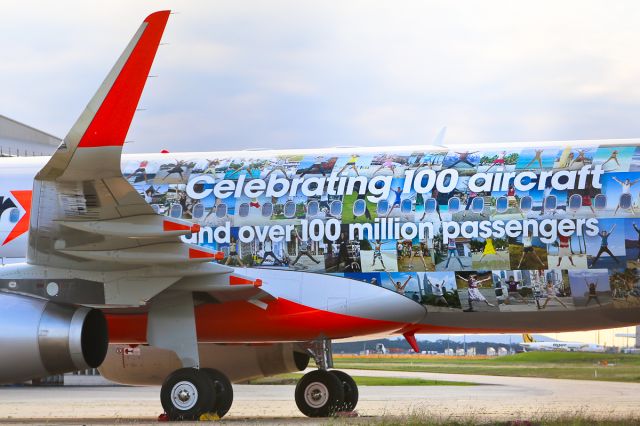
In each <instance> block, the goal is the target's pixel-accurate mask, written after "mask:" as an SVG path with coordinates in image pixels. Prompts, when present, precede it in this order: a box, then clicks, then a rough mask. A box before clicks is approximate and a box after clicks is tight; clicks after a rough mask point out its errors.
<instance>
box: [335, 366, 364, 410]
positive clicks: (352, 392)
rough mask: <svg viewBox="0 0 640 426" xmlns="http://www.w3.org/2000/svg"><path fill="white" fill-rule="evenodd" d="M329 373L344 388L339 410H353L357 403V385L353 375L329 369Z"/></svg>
mask: <svg viewBox="0 0 640 426" xmlns="http://www.w3.org/2000/svg"><path fill="white" fill-rule="evenodd" d="M329 373H331V374H333V375H334V376H336V377H337V378H338V380H340V383H342V389H343V390H344V402H343V404H342V407H340V411H353V410H355V408H356V405H358V396H359V394H358V385H357V384H356V381H355V380H353V377H351V376H350V375H348V374H347V373H345V372H344V371H339V370H331V371H329Z"/></svg>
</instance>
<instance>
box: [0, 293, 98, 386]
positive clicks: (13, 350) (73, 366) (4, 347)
mask: <svg viewBox="0 0 640 426" xmlns="http://www.w3.org/2000/svg"><path fill="white" fill-rule="evenodd" d="M107 347H108V333H107V321H106V320H105V318H104V315H103V314H102V312H100V311H99V310H97V309H91V308H87V307H78V306H70V305H62V304H58V303H55V302H51V301H48V300H45V299H38V298H35V297H29V296H22V295H17V294H11V293H0V383H15V382H20V381H24V380H28V379H32V378H36V377H44V376H50V375H54V374H62V373H68V372H71V371H76V370H84V369H86V368H95V367H97V366H99V365H100V364H101V363H102V361H103V360H104V358H105V355H106V353H107Z"/></svg>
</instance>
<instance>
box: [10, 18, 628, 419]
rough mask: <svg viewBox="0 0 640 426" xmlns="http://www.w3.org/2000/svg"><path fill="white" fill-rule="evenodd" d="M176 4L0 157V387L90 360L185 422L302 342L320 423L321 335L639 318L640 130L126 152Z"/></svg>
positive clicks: (347, 395) (350, 384) (347, 384)
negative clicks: (44, 137)
mask: <svg viewBox="0 0 640 426" xmlns="http://www.w3.org/2000/svg"><path fill="white" fill-rule="evenodd" d="M169 15H170V12H169V11H160V12H156V13H153V14H151V15H149V16H148V17H147V18H146V19H145V20H144V22H143V23H142V25H141V26H140V28H139V29H138V30H137V32H136V33H135V35H134V36H133V38H132V40H131V41H130V43H129V44H128V45H127V47H126V48H125V50H124V52H123V53H122V55H121V56H120V58H119V59H118V60H117V62H116V64H115V65H114V67H113V68H112V69H111V71H110V72H109V74H108V75H107V77H106V79H105V80H104V82H103V83H102V85H101V86H100V87H99V88H98V90H97V92H96V94H95V95H94V96H93V98H91V100H90V101H89V104H88V105H87V107H86V108H85V110H84V111H83V112H82V113H81V115H80V117H79V118H78V120H77V121H76V122H75V124H74V125H73V126H72V128H71V130H70V131H69V133H68V134H67V136H66V137H65V138H64V140H63V141H62V143H61V144H60V146H59V147H58V149H57V150H56V152H55V153H54V154H53V155H52V156H51V157H20V158H16V157H7V158H0V164H1V167H0V170H2V174H3V176H4V178H3V179H2V180H1V181H0V196H1V197H2V202H1V203H0V205H1V206H2V212H0V213H1V215H0V258H2V260H3V266H2V267H0V306H1V309H0V324H2V325H1V326H0V360H1V361H2V362H1V363H0V383H15V382H19V381H23V380H28V379H31V378H37V377H44V376H47V375H54V374H62V373H66V372H72V371H76V370H80V369H85V368H89V367H91V368H93V367H99V368H100V372H101V373H102V375H103V376H104V377H106V378H107V379H110V380H113V381H116V382H120V383H126V384H133V385H161V390H160V400H161V403H162V407H163V409H164V411H165V413H164V415H165V416H166V417H167V418H168V419H171V420H194V419H198V418H200V417H201V416H204V415H209V414H211V413H213V414H214V415H217V416H218V417H223V416H224V415H225V414H226V413H227V412H228V410H229V409H230V407H231V405H232V402H233V387H232V383H237V382H241V381H245V380H247V379H250V378H254V377H262V376H270V375H274V374H279V373H286V372H293V371H302V370H304V369H305V368H307V366H308V364H309V362H310V360H311V358H313V360H314V361H315V365H316V367H317V368H316V369H314V370H313V371H311V372H309V373H307V374H305V375H304V376H303V377H302V378H301V380H300V381H299V383H298V384H297V386H296V389H295V394H294V397H295V401H296V404H297V406H298V408H299V409H300V411H301V412H302V413H304V414H305V415H307V416H311V417H327V416H331V415H334V414H335V413H336V412H339V411H352V410H354V409H355V408H356V405H357V402H358V387H357V385H356V383H355V382H354V380H353V379H352V378H351V377H350V376H349V375H348V374H346V373H344V372H341V371H338V370H335V369H333V356H332V350H331V343H332V342H333V341H343V340H358V339H361V340H364V339H367V338H370V337H371V336H392V335H397V336H400V335H401V336H404V337H405V338H406V339H407V341H408V342H409V343H410V345H411V346H412V348H413V349H414V350H415V351H418V345H417V342H416V338H415V335H416V334H418V333H439V334H455V333H459V334H473V333H522V332H561V331H577V330H589V329H595V328H612V327H622V326H629V325H634V324H636V323H637V322H638V313H639V310H638V308H636V307H635V306H637V305H638V304H637V303H635V302H637V300H636V298H637V297H639V296H638V292H637V290H638V280H637V279H636V276H635V275H634V267H635V264H636V259H637V258H638V256H637V253H638V248H639V246H638V244H637V241H638V233H636V230H635V226H636V225H637V224H640V222H639V221H640V218H639V217H638V214H637V204H638V202H637V200H638V191H639V190H640V185H636V179H637V176H638V172H637V171H638V170H640V165H639V161H640V159H639V158H638V154H636V153H638V152H639V148H638V147H639V146H640V145H639V143H638V141H637V140H617V141H599V142H598V141H574V142H543V143H536V144H535V146H533V147H532V146H531V145H530V144H514V143H502V144H492V145H487V146H486V148H484V147H479V146H473V147H465V146H460V145H457V146H452V147H451V146H450V147H447V146H444V145H442V144H440V143H439V144H438V145H436V146H409V147H405V146H396V147H389V148H381V147H371V148H354V147H342V148H321V149H296V150H279V151H278V150H267V151H216V152H197V153H168V152H159V153H156V154H130V155H123V154H122V147H123V144H124V141H125V137H126V134H127V132H128V130H129V127H130V125H131V122H132V120H133V116H134V113H135V111H136V107H137V104H138V101H139V99H140V96H141V93H142V90H143V88H144V85H145V82H146V79H147V77H148V75H149V70H150V68H151V65H152V63H153V59H154V57H155V55H156V51H157V48H158V46H159V44H160V39H161V37H162V33H163V31H164V28H165V25H166V23H167V21H168V18H169ZM212 145H213V146H215V142H214V143H212ZM639 232H640V231H639Z"/></svg>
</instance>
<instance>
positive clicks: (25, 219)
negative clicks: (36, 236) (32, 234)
mask: <svg viewBox="0 0 640 426" xmlns="http://www.w3.org/2000/svg"><path fill="white" fill-rule="evenodd" d="M11 195H13V198H15V199H16V201H17V202H18V204H20V207H22V209H23V210H24V211H25V213H24V214H23V215H22V217H21V218H20V220H18V222H16V224H15V225H14V227H13V229H12V230H11V232H9V235H7V238H5V239H4V242H3V243H2V245H3V246H4V245H7V244H8V243H10V242H11V241H13V240H15V239H16V238H18V237H19V236H20V235H22V234H24V233H25V232H27V231H28V230H29V219H30V218H31V191H30V190H28V191H11Z"/></svg>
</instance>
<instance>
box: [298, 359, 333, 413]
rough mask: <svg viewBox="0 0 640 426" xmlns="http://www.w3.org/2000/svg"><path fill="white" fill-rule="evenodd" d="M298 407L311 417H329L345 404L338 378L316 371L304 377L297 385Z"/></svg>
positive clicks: (328, 373)
mask: <svg viewBox="0 0 640 426" xmlns="http://www.w3.org/2000/svg"><path fill="white" fill-rule="evenodd" d="M295 396H296V405H297V406H298V409H300V411H301V412H302V414H304V415H306V416H309V417H329V416H332V415H334V414H335V413H336V412H338V411H339V410H340V409H341V407H342V405H343V403H344V388H343V386H342V382H341V381H340V380H339V379H338V377H337V376H335V375H333V374H331V373H330V372H328V371H325V370H316V371H312V372H310V373H307V374H305V375H304V376H302V379H300V381H299V382H298V384H297V385H296V392H295Z"/></svg>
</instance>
